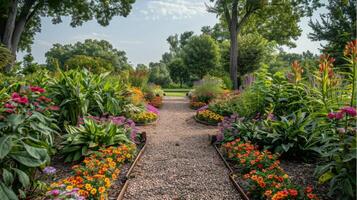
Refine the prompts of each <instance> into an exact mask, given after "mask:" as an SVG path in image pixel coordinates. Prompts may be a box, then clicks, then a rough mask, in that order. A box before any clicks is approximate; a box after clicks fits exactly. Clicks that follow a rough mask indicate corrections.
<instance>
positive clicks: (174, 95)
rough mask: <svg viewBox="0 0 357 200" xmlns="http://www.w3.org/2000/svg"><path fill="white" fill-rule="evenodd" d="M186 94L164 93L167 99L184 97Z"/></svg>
mask: <svg viewBox="0 0 357 200" xmlns="http://www.w3.org/2000/svg"><path fill="white" fill-rule="evenodd" d="M186 93H187V92H165V94H166V96H168V97H185V96H186Z"/></svg>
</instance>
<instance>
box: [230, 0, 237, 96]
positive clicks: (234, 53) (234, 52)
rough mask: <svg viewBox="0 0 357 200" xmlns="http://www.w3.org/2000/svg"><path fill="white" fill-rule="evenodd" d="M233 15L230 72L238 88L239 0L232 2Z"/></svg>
mask: <svg viewBox="0 0 357 200" xmlns="http://www.w3.org/2000/svg"><path fill="white" fill-rule="evenodd" d="M231 13H232V17H231V20H230V28H229V29H230V31H229V32H230V39H231V48H230V74H231V80H232V83H233V89H234V90H237V89H238V79H237V69H238V40H237V34H238V30H237V26H238V0H236V1H234V2H233V4H232V11H231Z"/></svg>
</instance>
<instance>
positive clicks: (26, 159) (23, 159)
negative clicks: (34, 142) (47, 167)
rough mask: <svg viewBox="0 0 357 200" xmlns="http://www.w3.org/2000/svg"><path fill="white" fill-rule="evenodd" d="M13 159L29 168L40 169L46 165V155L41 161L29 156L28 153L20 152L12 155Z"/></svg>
mask: <svg viewBox="0 0 357 200" xmlns="http://www.w3.org/2000/svg"><path fill="white" fill-rule="evenodd" d="M10 156H11V158H13V159H15V160H16V161H18V162H19V163H21V164H23V165H25V166H27V167H39V166H41V165H43V164H45V163H46V159H47V158H46V155H44V157H41V158H40V159H36V158H33V157H31V156H29V154H28V153H27V152H26V151H19V152H15V153H11V154H10Z"/></svg>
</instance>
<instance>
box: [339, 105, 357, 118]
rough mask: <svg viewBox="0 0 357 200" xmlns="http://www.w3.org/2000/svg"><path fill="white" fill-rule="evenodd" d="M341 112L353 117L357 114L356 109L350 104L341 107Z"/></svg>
mask: <svg viewBox="0 0 357 200" xmlns="http://www.w3.org/2000/svg"><path fill="white" fill-rule="evenodd" d="M341 112H344V113H346V114H347V115H349V116H351V117H355V116H356V115H357V112H356V109H355V108H354V107H350V106H346V107H343V108H342V109H341Z"/></svg>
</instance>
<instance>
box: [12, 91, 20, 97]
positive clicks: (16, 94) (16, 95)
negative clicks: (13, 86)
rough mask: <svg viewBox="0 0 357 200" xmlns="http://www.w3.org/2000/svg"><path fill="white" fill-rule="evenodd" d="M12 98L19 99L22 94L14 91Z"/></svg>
mask: <svg viewBox="0 0 357 200" xmlns="http://www.w3.org/2000/svg"><path fill="white" fill-rule="evenodd" d="M11 98H12V99H18V98H20V95H19V94H18V93H17V92H14V93H12V95H11Z"/></svg>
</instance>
